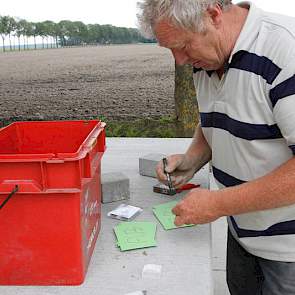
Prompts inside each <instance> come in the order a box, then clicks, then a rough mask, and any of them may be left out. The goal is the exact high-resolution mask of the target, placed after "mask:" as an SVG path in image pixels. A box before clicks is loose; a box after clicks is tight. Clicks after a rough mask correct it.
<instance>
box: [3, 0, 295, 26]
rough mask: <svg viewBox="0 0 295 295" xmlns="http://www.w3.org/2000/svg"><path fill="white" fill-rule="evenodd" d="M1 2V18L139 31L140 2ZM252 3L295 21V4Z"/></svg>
mask: <svg viewBox="0 0 295 295" xmlns="http://www.w3.org/2000/svg"><path fill="white" fill-rule="evenodd" d="M184 1H185V0H184ZM1 2H2V3H1V5H0V15H10V16H13V17H19V18H24V19H26V20H28V21H32V22H38V21H45V20H52V21H55V22H58V21H60V20H64V19H67V20H71V21H82V22H84V23H85V24H90V23H92V24H94V23H96V24H112V25H114V26H122V27H136V11H137V8H136V3H137V2H138V0H83V1H73V0H50V1H48V0H47V1H44V0H43V1H42V0H8V1H4V0H2V1H1ZM233 2H234V3H237V2H240V1H235V0H234V1H233ZM252 2H253V3H255V4H256V5H257V6H259V7H261V8H263V9H264V10H268V11H272V12H277V13H281V14H287V15H291V16H294V17H295V1H294V0H281V1H278V0H253V1H252Z"/></svg>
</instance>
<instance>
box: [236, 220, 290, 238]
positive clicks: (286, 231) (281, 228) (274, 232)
mask: <svg viewBox="0 0 295 295" xmlns="http://www.w3.org/2000/svg"><path fill="white" fill-rule="evenodd" d="M230 220H231V223H232V225H233V227H234V229H235V231H236V233H237V235H238V237H239V238H254V237H270V236H281V235H293V234H295V220H291V221H285V222H280V223H277V224H274V225H272V226H270V227H269V228H267V229H265V230H250V229H242V228H240V227H239V226H238V225H237V223H236V221H235V219H234V217H233V216H230Z"/></svg>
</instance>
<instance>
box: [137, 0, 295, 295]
mask: <svg viewBox="0 0 295 295" xmlns="http://www.w3.org/2000/svg"><path fill="white" fill-rule="evenodd" d="M139 7H140V9H141V11H140V14H139V15H138V17H139V22H140V25H141V27H142V30H144V31H145V32H149V33H150V34H151V35H153V36H155V37H156V39H157V40H158V42H159V45H160V46H163V47H166V48H168V49H170V50H171V51H172V54H173V56H174V58H175V60H176V62H177V63H178V64H191V65H193V67H194V80H195V86H196V91H197V97H198V102H199V109H200V118H201V125H199V126H198V127H197V129H196V133H195V136H194V139H193V141H192V143H191V145H190V147H189V149H188V150H187V152H186V153H185V154H179V155H171V156H170V157H168V166H167V168H166V171H167V172H169V173H172V180H173V183H174V186H175V187H179V186H181V185H182V184H184V183H186V182H187V181H188V180H189V179H191V178H192V177H193V175H194V173H195V172H196V171H198V170H199V169H200V168H201V167H202V166H203V165H205V164H206V163H207V162H208V161H209V160H212V165H213V174H214V177H215V180H216V182H217V184H218V186H219V188H220V189H219V190H218V191H209V190H205V189H194V190H192V191H191V192H190V193H188V194H187V196H186V197H185V198H184V199H183V200H182V201H181V202H180V203H179V204H178V205H177V206H176V207H175V208H174V209H173V212H174V213H175V215H176V218H175V224H176V225H178V226H180V225H182V224H190V223H195V224H203V223H208V222H212V221H214V220H216V219H218V218H220V217H222V216H227V218H228V224H229V233H228V245H227V247H228V249H227V283H228V286H229V290H230V292H231V294H234V295H242V294H243V295H244V294H247V295H248V294H249V295H255V294H263V295H291V294H295V280H294V276H295V205H294V204H295V157H294V154H295V75H294V74H295V59H294V58H295V20H294V19H293V18H289V17H285V16H280V15H276V14H271V13H267V12H264V11H262V10H260V9H258V8H257V7H255V5H253V4H252V3H250V2H243V3H240V4H236V5H234V4H232V3H231V1H230V0H223V1H222V0H143V1H142V2H141V3H139ZM157 174H158V178H159V179H160V180H161V181H162V182H164V183H165V182H166V181H167V179H166V176H165V174H164V173H163V166H162V164H161V163H159V165H158V167H157Z"/></svg>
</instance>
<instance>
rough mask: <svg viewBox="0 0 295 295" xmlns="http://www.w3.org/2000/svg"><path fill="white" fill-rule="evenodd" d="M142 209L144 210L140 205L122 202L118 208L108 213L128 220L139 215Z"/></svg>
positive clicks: (116, 217) (112, 216) (110, 215)
mask: <svg viewBox="0 0 295 295" xmlns="http://www.w3.org/2000/svg"><path fill="white" fill-rule="evenodd" d="M142 211H143V210H142V209H141V208H139V207H135V206H131V205H126V204H121V205H120V206H119V207H117V208H116V209H114V210H112V211H110V212H109V213H108V214H107V215H108V217H111V218H115V219H119V220H125V221H128V220H131V219H132V218H134V217H135V216H137V215H138V214H139V213H141V212H142Z"/></svg>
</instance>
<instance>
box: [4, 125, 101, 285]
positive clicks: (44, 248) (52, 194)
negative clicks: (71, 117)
mask: <svg viewBox="0 0 295 295" xmlns="http://www.w3.org/2000/svg"><path fill="white" fill-rule="evenodd" d="M104 128H105V124H104V123H102V122H100V121H98V120H91V121H51V122H17V123H13V124H11V125H9V126H7V127H5V128H2V129H1V130H0V204H2V203H3V201H4V200H5V199H6V198H7V196H8V195H9V193H10V192H11V191H13V189H14V188H15V187H16V186H18V191H17V192H16V193H15V194H14V195H13V196H12V197H11V198H10V199H9V201H8V202H7V203H6V204H5V206H3V208H2V209H1V210H0V236H1V239H0V285H78V284H81V283H82V282H83V281H84V278H85V275H86V272H87V268H88V264H89V262H90V258H91V255H92V253H93V250H94V246H95V242H96V239H97V237H98V233H99V230H100V220H101V218H100V216H101V207H100V206H101V205H100V204H101V185H100V184H101V181H100V178H101V157H102V155H103V153H104V151H105V131H104Z"/></svg>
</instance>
